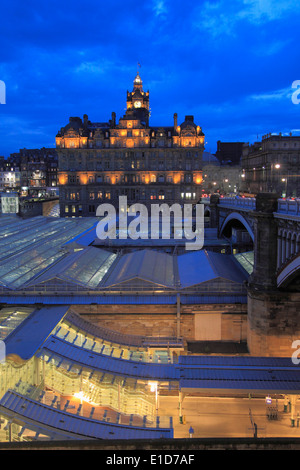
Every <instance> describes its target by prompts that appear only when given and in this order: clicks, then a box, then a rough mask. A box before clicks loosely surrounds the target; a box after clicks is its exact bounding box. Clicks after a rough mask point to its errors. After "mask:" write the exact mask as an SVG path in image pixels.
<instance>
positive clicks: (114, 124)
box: [111, 111, 116, 127]
mask: <svg viewBox="0 0 300 470" xmlns="http://www.w3.org/2000/svg"><path fill="white" fill-rule="evenodd" d="M111 126H112V127H115V126H116V113H115V112H114V111H113V112H112V113H111Z"/></svg>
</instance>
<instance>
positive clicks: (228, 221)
mask: <svg viewBox="0 0 300 470" xmlns="http://www.w3.org/2000/svg"><path fill="white" fill-rule="evenodd" d="M235 222H238V223H240V224H242V226H244V228H245V229H246V230H247V232H248V233H249V235H250V237H251V238H252V241H253V242H254V233H253V230H252V228H251V226H250V224H249V222H247V220H246V219H245V217H243V216H242V215H241V214H240V213H239V212H231V213H230V214H229V215H228V216H227V217H226V218H225V220H224V221H223V222H222V225H221V227H220V231H219V236H221V235H222V234H224V231H225V230H226V228H228V227H230V226H231V227H232V226H234V223H235Z"/></svg>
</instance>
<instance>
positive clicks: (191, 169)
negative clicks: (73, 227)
mask: <svg viewBox="0 0 300 470" xmlns="http://www.w3.org/2000/svg"><path fill="white" fill-rule="evenodd" d="M149 117H150V108H149V92H148V91H147V92H145V91H144V90H143V83H142V80H141V78H140V75H139V73H137V75H136V77H135V79H134V82H133V91H131V92H129V91H127V109H126V113H125V115H124V116H123V117H122V118H120V119H119V123H118V124H117V122H116V114H115V113H114V112H113V113H112V117H111V120H110V121H109V122H107V123H92V122H90V121H89V119H88V116H87V115H84V116H83V120H82V119H81V118H79V117H70V122H69V124H68V125H67V126H65V127H63V128H61V130H60V131H59V132H58V134H57V136H56V147H57V153H58V159H59V160H58V161H59V185H60V214H61V216H62V217H72V216H73V217H74V216H75V217H78V216H95V214H96V210H97V207H98V205H100V204H101V203H103V202H105V203H108V202H109V203H112V204H114V205H115V206H116V207H117V208H118V205H119V196H126V197H127V202H128V204H132V203H134V202H141V203H142V204H144V205H146V206H148V207H149V206H150V204H151V203H153V202H154V200H156V202H159V203H163V202H164V203H167V204H173V203H180V204H185V203H194V204H196V203H197V202H198V201H199V199H200V197H201V182H202V153H203V150H204V134H203V132H202V129H201V127H200V126H198V125H196V124H195V123H194V117H193V116H185V120H184V122H183V123H181V124H180V125H179V124H178V122H177V114H176V113H175V114H174V123H173V126H170V127H165V126H164V127H163V126H162V127H152V126H150V125H149Z"/></svg>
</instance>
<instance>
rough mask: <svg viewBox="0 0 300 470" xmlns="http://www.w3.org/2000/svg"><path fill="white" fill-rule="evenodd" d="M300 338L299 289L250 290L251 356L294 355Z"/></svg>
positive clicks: (249, 344)
mask: <svg viewBox="0 0 300 470" xmlns="http://www.w3.org/2000/svg"><path fill="white" fill-rule="evenodd" d="M295 340H300V293H289V292H281V291H272V292H263V291H258V290H254V289H249V290H248V332H247V342H248V348H249V352H250V354H251V355H252V356H285V357H291V356H292V354H293V352H294V351H295V350H294V349H293V348H292V343H293V341H295Z"/></svg>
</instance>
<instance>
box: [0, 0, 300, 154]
mask: <svg viewBox="0 0 300 470" xmlns="http://www.w3.org/2000/svg"><path fill="white" fill-rule="evenodd" d="M0 7H1V12H0V17H1V19H0V21H1V28H0V39H1V43H0V80H3V81H4V82H5V84H6V104H5V105H0V118H1V126H0V155H5V156H8V155H9V154H10V153H13V152H16V151H18V150H19V149H20V148H24V147H26V148H40V147H54V145H55V135H56V133H57V131H58V130H59V129H60V128H61V127H62V126H64V125H66V124H67V123H68V121H69V116H80V117H82V116H83V114H88V116H89V119H90V120H91V121H95V122H100V121H108V120H109V119H110V117H111V112H112V111H115V112H116V114H117V119H119V118H120V116H122V115H123V114H124V109H125V105H126V91H127V89H129V90H131V89H132V86H133V80H134V77H135V75H136V71H137V63H138V62H140V64H141V68H140V74H141V77H142V79H143V83H144V89H145V90H149V91H150V107H151V119H150V124H152V125H172V124H173V114H174V112H177V113H178V121H179V123H180V122H182V121H183V120H184V116H185V115H186V114H193V115H194V117H195V121H196V123H197V124H199V125H201V126H202V128H203V131H204V133H205V134H206V141H207V145H206V150H211V151H213V152H214V151H215V150H216V142H217V140H222V141H247V142H252V141H254V140H256V139H257V136H259V138H261V136H262V135H263V134H266V133H268V132H275V133H278V132H283V133H286V132H290V131H292V130H295V132H296V129H299V130H300V105H295V104H293V103H292V101H291V95H292V93H293V91H294V90H293V89H292V83H293V81H294V80H297V79H300V70H299V55H300V54H299V51H300V28H299V24H300V21H299V20H300V2H299V1H298V0H297V1H296V0H293V1H291V0H285V1H284V0H234V1H228V0H217V1H204V2H202V1H197V0H196V1H195V0H185V1H183V0H147V1H143V0H141V1H137V0H134V1H132V0H127V1H126V2H124V1H122V2H121V1H119V0H116V1H113V0H111V1H107V0H106V1H105V2H104V1H101V0H98V1H91V2H78V1H76V0H73V1H63V0H62V1H59V2H58V1H56V0H52V1H48V2H46V1H43V2H42V1H35V0H28V1H26V2H24V1H21V0H11V1H10V2H1V5H0ZM299 132H300V131H298V133H299Z"/></svg>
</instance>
